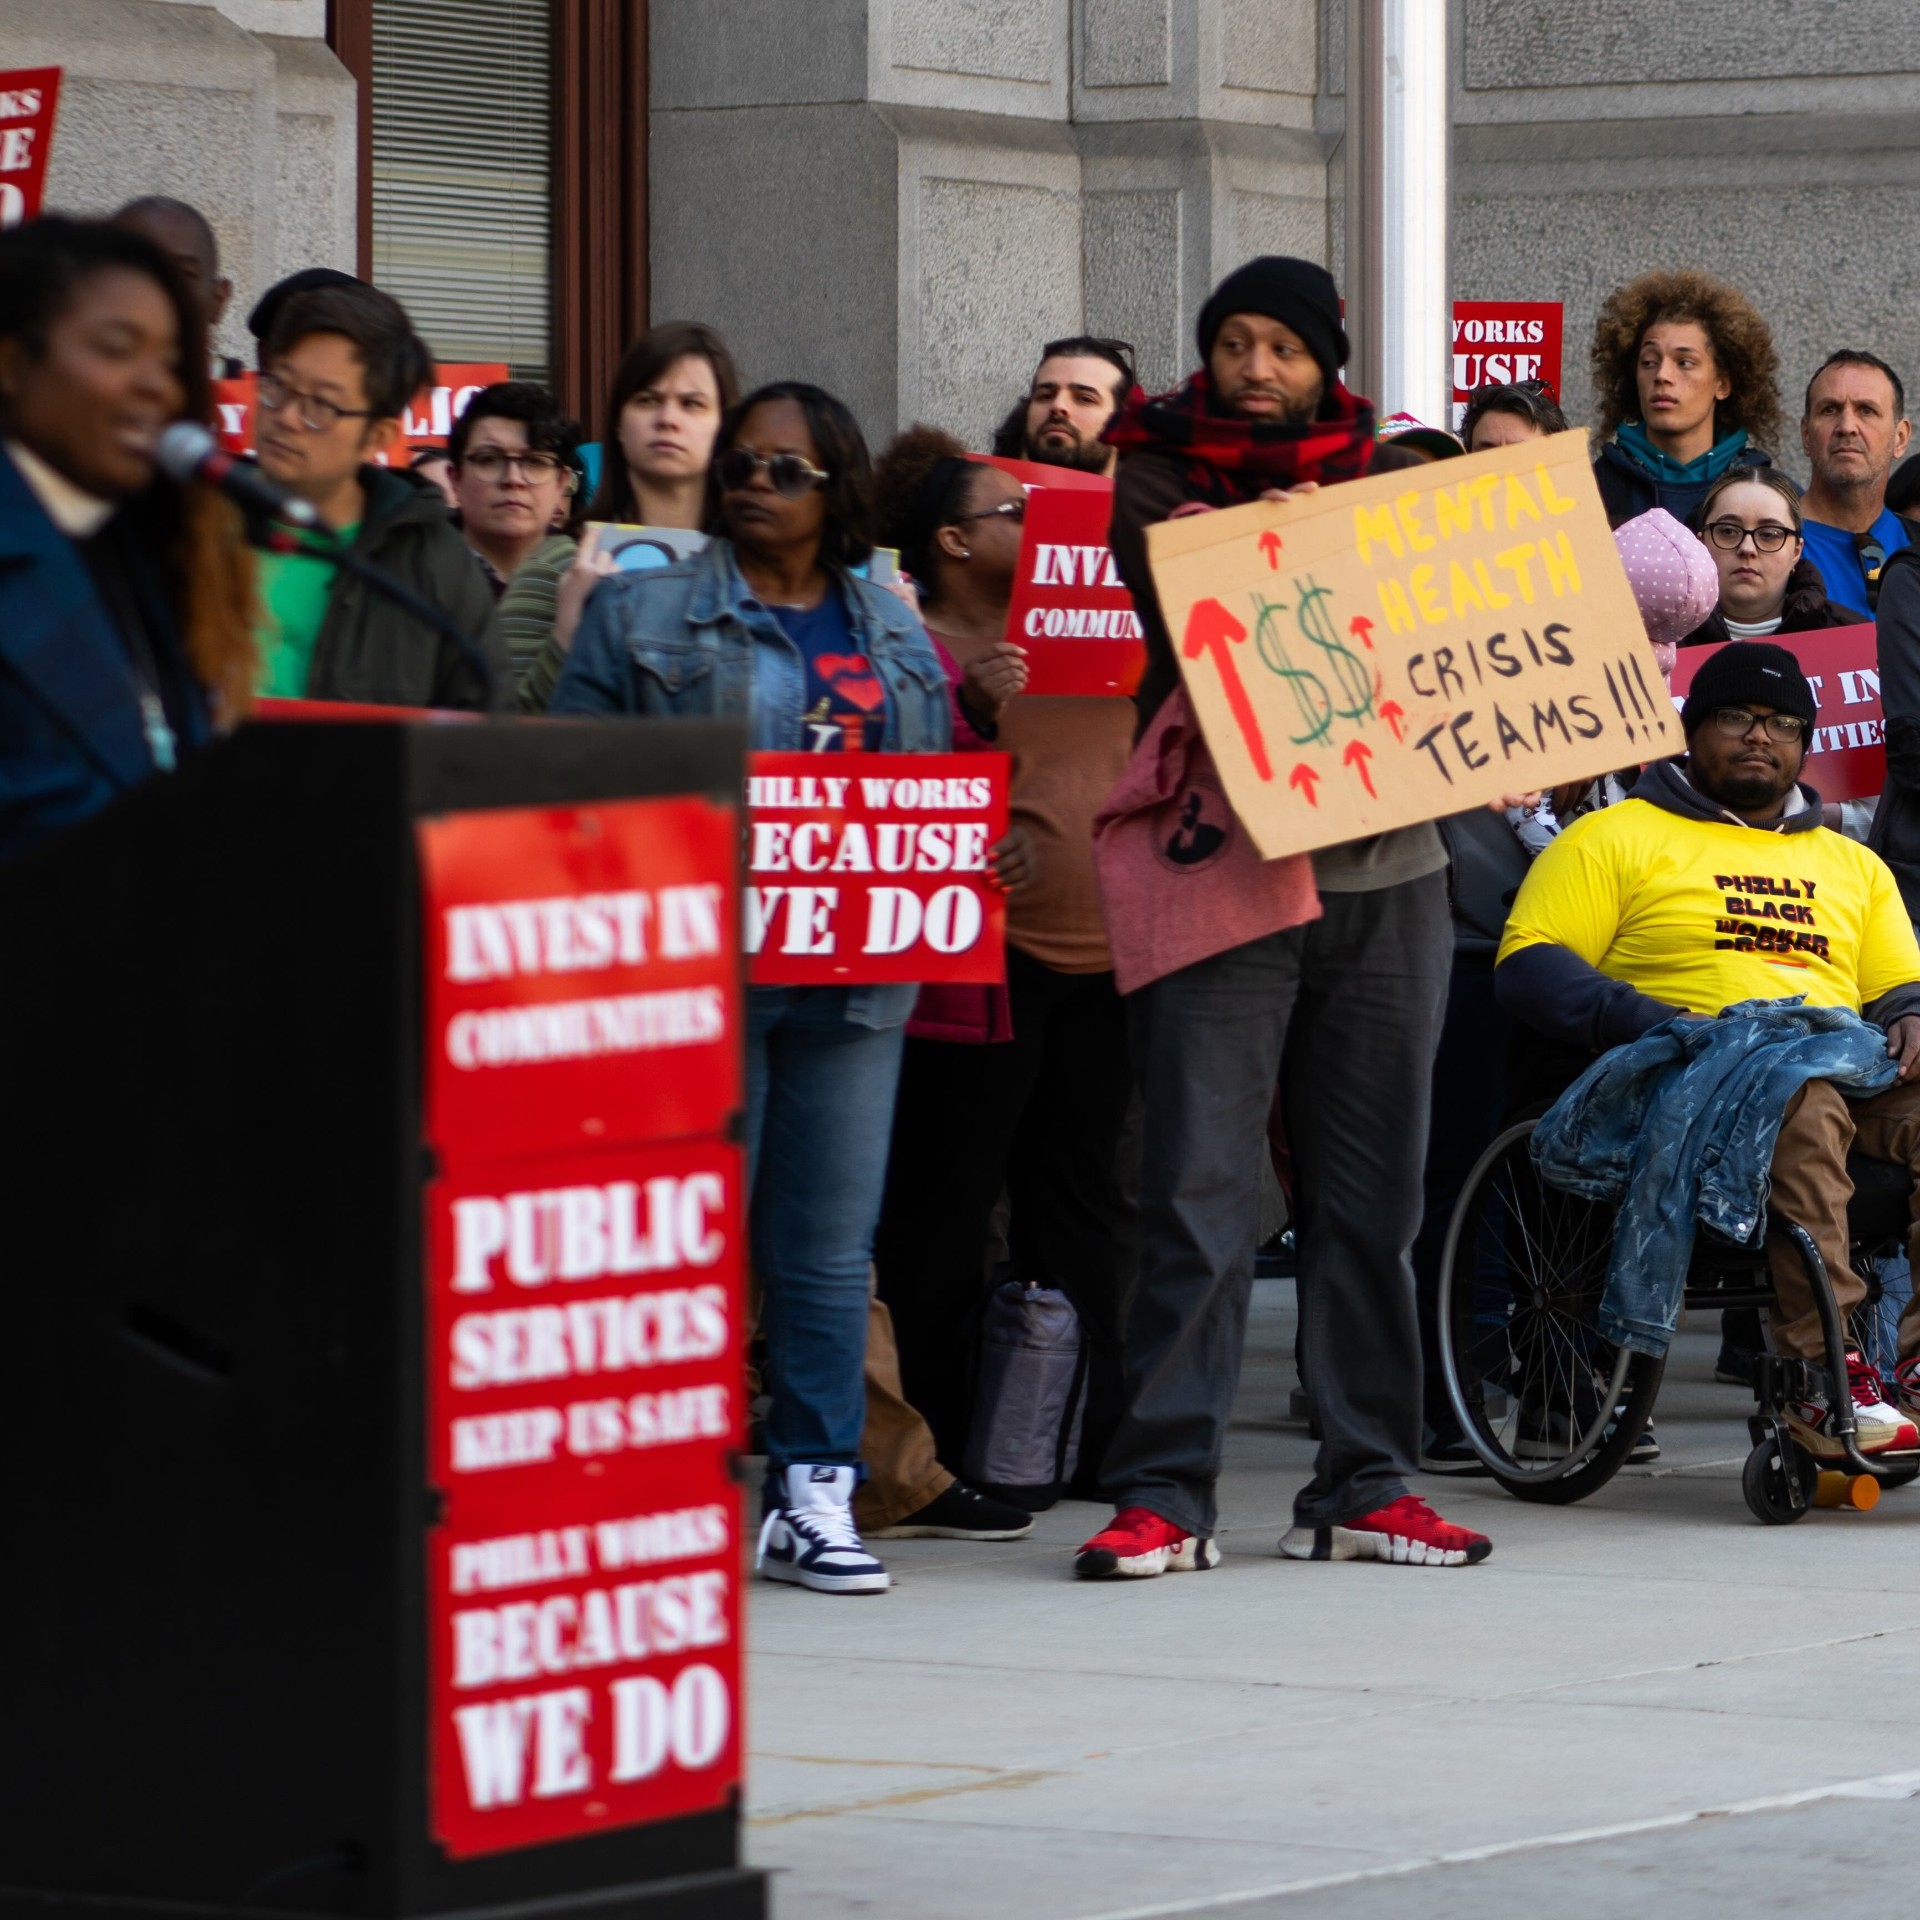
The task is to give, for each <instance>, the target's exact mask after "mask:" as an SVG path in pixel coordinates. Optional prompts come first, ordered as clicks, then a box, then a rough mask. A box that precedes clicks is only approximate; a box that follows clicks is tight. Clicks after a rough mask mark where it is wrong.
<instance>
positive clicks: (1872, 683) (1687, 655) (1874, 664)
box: [1673, 621, 1887, 800]
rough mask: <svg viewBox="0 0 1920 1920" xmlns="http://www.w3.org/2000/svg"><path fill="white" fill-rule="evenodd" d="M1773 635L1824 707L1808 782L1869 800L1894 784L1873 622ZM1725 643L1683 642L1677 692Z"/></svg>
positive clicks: (1830, 795)
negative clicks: (1688, 644)
mask: <svg viewBox="0 0 1920 1920" xmlns="http://www.w3.org/2000/svg"><path fill="white" fill-rule="evenodd" d="M1768 638H1769V639H1770V640H1771V641H1772V642H1774V643H1775V644H1776V645H1779V646H1782V647H1785V648H1786V649H1787V651H1788V652H1789V653H1791V654H1792V655H1793V657H1794V658H1795V659H1796V660H1798V661H1799V662H1800V670H1801V672H1803V673H1804V674H1805V675H1806V676H1807V683H1808V685H1810V686H1811V687H1812V688H1813V699H1814V704H1815V706H1817V707H1818V708H1819V713H1818V716H1817V717H1816V718H1815V720H1814V723H1813V732H1812V733H1811V734H1810V735H1809V736H1808V738H1807V766H1806V774H1807V784H1808V785H1809V786H1810V787H1813V788H1814V789H1815V790H1816V791H1817V792H1818V793H1819V795H1820V798H1821V799H1822V800H1870V799H1871V798H1872V797H1873V796H1874V795H1875V794H1877V793H1879V792H1880V791H1881V789H1882V788H1884V787H1885V786H1886V784H1887V748H1886V722H1885V719H1884V717H1883V715H1882V713H1881V710H1880V645H1879V636H1878V634H1877V632H1876V630H1875V628H1874V626H1873V624H1872V622H1871V621H1869V622H1866V623H1865V624H1863V625H1861V626H1857V627H1824V628H1821V629H1818V630H1817V631H1815V632H1812V633H1776V634H1771V635H1769V636H1768ZM1719 651H1720V649H1719V648H1718V647H1682V648H1681V649H1680V657H1679V659H1678V660H1677V661H1676V662H1675V663H1674V669H1673V692H1674V697H1675V698H1676V699H1679V698H1681V697H1683V696H1684V695H1685V693H1686V691H1687V689H1688V688H1689V687H1691V686H1692V685H1693V676H1694V675H1695V674H1696V673H1698V672H1699V671H1700V669H1701V667H1702V666H1703V665H1704V664H1705V663H1706V662H1707V661H1708V660H1711V659H1712V658H1713V656H1714V655H1715V654H1716V653H1718V652H1719Z"/></svg>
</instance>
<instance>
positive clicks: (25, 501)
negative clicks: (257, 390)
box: [0, 214, 254, 862]
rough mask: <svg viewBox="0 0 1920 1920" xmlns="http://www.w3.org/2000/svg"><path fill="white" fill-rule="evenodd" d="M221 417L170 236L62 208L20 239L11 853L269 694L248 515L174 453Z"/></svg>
mask: <svg viewBox="0 0 1920 1920" xmlns="http://www.w3.org/2000/svg"><path fill="white" fill-rule="evenodd" d="M213 417H214V415H213V402H212V396H211V394H210V392H209V390H208V384H207V353H206V327H205V322H204V319H203V316H202V311H201V308H200V305H199V303H198V302H197V301H196V300H195V298H194V296H193V294H192V293H191V292H190V290H189V289H188V288H187V287H186V286H185V285H184V284H183V282H182V281H181V279H180V276H179V274H178V272H177V271H176V270H175V267H174V264H173V262H172V260H170V259H169V258H168V256H167V255H166V254H165V253H163V252H162V251H161V249H160V248H159V247H157V246H155V245H154V243H153V242H152V241H151V240H149V239H147V238H146V237H145V236H143V235H141V234H138V233H135V232H133V231H131V230H130V229H128V228H124V227H118V226H112V225H108V224H105V223H103V222H98V221H85V220H69V219H65V218H62V217H60V216H58V215H53V214H49V215H48V216H46V217H45V218H43V219H39V220H30V221H27V222H26V223H25V224H23V225H21V226H17V227H13V228H11V229H9V230H8V231H7V232H5V233H0V862H5V861H10V860H14V859H17V858H18V857H19V856H20V855H22V854H25V853H28V852H30V851H32V850H33V849H34V848H36V847H38V846H40V845H41V844H43V843H44V842H46V841H49V840H51V839H52V838H53V837H54V836H55V835H56V834H59V833H63V832H65V831H66V830H67V829H68V828H70V827H73V826H76V825H78V824H79V822H81V821H82V820H86V819H90V818H91V817H92V816H93V815H94V814H96V813H98V812H100V811H101V810H102V809H103V808H104V807H106V806H108V805H109V804H111V803H112V802H113V801H114V800H116V799H118V798H119V797H120V795H122V794H124V793H127V792H129V791H131V790H132V789H133V788H135V787H137V786H140V785H142V784H144V783H145V782H146V781H148V780H151V779H154V778H156V777H158V776H161V775H164V774H167V773H170V772H172V771H173V770H174V769H175V768H176V767H178V766H179V765H180V764H181V763H182V762H183V761H184V760H185V759H186V758H187V757H188V756H189V755H190V754H192V753H194V752H196V751H197V750H198V749H200V748H202V747H204V746H205V745H207V743H208V742H209V741H210V740H211V739H212V738H213V737H214V735H215V733H216V732H217V731H218V730H219V729H221V728H223V727H227V726H231V725H232V724H233V723H234V722H235V721H236V720H238V719H240V718H242V717H243V716H244V715H245V713H246V711H247V708H248V707H249V706H250V704H251V701H252V685H253V674H254V648H253V632H252V625H251V617H252V605H253V583H254V568H253V560H252V556H251V555H250V554H249V553H248V551H247V549H246V547H245V545H244V544H243V542H242V538H241V526H240V517H239V515H238V514H237V513H236V512H235V511H234V510H233V508H232V507H230V506H229V505H228V504H227V502H226V501H225V500H223V499H222V498H221V497H220V496H219V495H218V494H216V493H213V492H211V491H209V490H207V489H205V488H200V487H194V486H188V485H182V484H181V483H179V482H177V481H174V480H171V479H169V478H168V477H167V476H166V474H165V473H163V472H162V471H161V469H160V465H159V459H158V450H159V445H160V437H161V435H162V434H163V433H164V432H165V431H166V429H167V427H168V426H170V425H171V424H172V423H173V422H174V421H175V420H180V419H188V420H198V421H201V422H203V423H207V424H211V422H212V420H213Z"/></svg>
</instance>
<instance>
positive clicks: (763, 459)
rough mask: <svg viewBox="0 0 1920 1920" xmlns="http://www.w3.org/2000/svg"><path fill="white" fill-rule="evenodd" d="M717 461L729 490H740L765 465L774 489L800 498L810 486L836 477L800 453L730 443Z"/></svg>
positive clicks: (725, 486) (717, 467) (816, 485)
mask: <svg viewBox="0 0 1920 1920" xmlns="http://www.w3.org/2000/svg"><path fill="white" fill-rule="evenodd" d="M713 464H714V470H715V471H716V472H717V473H718V474H719V476H720V484H721V486H723V487H724V488H725V489H726V490H727V491H728V492H729V493H738V492H739V491H740V490H741V488H742V487H744V486H747V485H748V484H749V483H750V482H751V481H752V479H753V476H754V475H755V474H756V473H758V472H760V470H761V469H762V468H763V467H764V468H765V469H766V475H767V480H768V482H769V484H770V485H771V486H772V488H773V490H774V492H775V493H784V494H785V495H786V496H787V498H788V499H789V500H797V499H798V498H799V497H800V495H801V494H803V493H805V492H806V491H807V489H808V488H809V487H824V486H825V485H826V484H827V482H828V481H829V480H830V479H831V478H832V477H833V476H832V475H831V474H829V473H826V472H824V471H823V470H822V469H821V468H819V467H816V466H815V465H814V464H813V462H812V461H811V460H803V459H802V458H801V457H800V455H799V454H797V453H755V452H754V451H753V449H752V448H751V447H729V448H728V449H727V450H726V452H725V453H723V454H722V455H721V456H720V458H719V459H718V460H716V461H715V462H714V463H713Z"/></svg>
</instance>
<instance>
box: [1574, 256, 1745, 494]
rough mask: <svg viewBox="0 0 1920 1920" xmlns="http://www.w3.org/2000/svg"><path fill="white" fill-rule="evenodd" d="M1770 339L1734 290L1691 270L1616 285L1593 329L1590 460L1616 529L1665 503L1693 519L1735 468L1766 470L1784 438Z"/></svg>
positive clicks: (1723, 283)
mask: <svg viewBox="0 0 1920 1920" xmlns="http://www.w3.org/2000/svg"><path fill="white" fill-rule="evenodd" d="M1779 372H1780V361H1779V356H1778V355H1777V354H1776V353H1775V352H1774V347H1773V335H1772V333H1771V332H1770V331H1769V330H1768V327H1767V323H1766V322H1765V321H1764V320H1763V319H1761V317H1760V315H1759V313H1758V312H1757V311H1755V309H1754V306H1753V304H1752V302H1751V301H1749V300H1748V299H1747V297H1746V295H1745V294H1743V293H1741V292H1740V291H1739V289H1738V288H1736V287H1730V286H1728V285H1727V284H1726V283H1725V282H1724V281H1721V280H1715V279H1713V278H1712V277H1711V276H1710V275H1708V274H1704V273H1695V272H1691V271H1686V272H1679V273H1663V272H1656V273H1643V274H1641V275H1640V277H1639V278H1638V279H1637V280H1630V281H1628V282H1627V284H1626V285H1625V286H1624V287H1616V288H1615V289H1614V291H1613V292H1612V293H1611V294H1609V295H1608V296H1607V299H1606V301H1605V303H1604V304H1603V305H1602V306H1601V309H1600V315H1599V318H1598V319H1597V320H1596V321H1595V322H1594V328H1593V390H1594V396H1595V401H1596V404H1597V407H1598V410H1599V416H1600V430H1601V431H1602V432H1603V433H1610V434H1611V435H1612V436H1613V437H1612V438H1611V439H1610V440H1609V441H1607V442H1606V444H1605V445H1603V446H1602V447H1601V449H1600V453H1599V457H1598V458H1597V459H1596V460H1595V461H1594V463H1593V477H1594V478H1595V480H1597V481H1598V482H1599V484H1600V498H1601V501H1602V503H1603V504H1604V505H1605V507H1606V510H1607V522H1608V524H1609V525H1610V526H1615V527H1617V526H1620V525H1622V524H1623V523H1624V522H1626V521H1628V520H1634V519H1637V518H1638V517H1639V516H1640V515H1641V514H1643V513H1650V512H1651V511H1652V510H1653V509H1654V508H1655V507H1664V508H1665V509H1666V510H1667V512H1669V513H1670V514H1672V515H1673V516H1674V518H1675V519H1676V520H1684V521H1687V522H1688V523H1689V524H1691V522H1692V520H1693V518H1694V515H1695V513H1696V512H1697V510H1698V508H1699V506H1700V503H1701V501H1702V500H1704V499H1705V498H1706V494H1707V489H1708V488H1709V487H1711V486H1712V485H1713V483H1714V482H1715V481H1716V480H1718V479H1719V478H1720V476H1721V475H1722V474H1723V473H1726V472H1728V471H1730V470H1731V469H1733V468H1735V467H1768V466H1771V465H1772V464H1773V463H1772V460H1771V459H1770V458H1769V456H1768V455H1767V454H1766V453H1765V452H1764V451H1763V447H1766V446H1777V445H1778V444H1779V438H1780V384H1779Z"/></svg>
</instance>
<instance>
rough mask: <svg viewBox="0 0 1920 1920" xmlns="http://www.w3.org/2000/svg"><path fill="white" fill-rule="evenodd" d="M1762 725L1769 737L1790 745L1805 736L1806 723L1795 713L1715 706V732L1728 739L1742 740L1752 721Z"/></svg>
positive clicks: (1748, 731)
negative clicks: (1752, 711)
mask: <svg viewBox="0 0 1920 1920" xmlns="http://www.w3.org/2000/svg"><path fill="white" fill-rule="evenodd" d="M1755 721H1758V722H1760V724H1761V725H1763V726H1764V727H1765V728H1766V730H1767V733H1768V735H1769V737H1771V738H1772V739H1775V740H1778V741H1781V742H1783V743H1784V744H1787V745H1791V744H1792V743H1793V742H1794V741H1796V740H1799V739H1802V738H1804V737H1805V734H1806V731H1807V723H1806V722H1805V721H1804V720H1802V719H1801V718H1800V716H1799V715H1798V714H1797V713H1749V712H1748V711H1747V710H1746V708H1745V707H1715V708H1714V710H1713V724H1714V729H1715V731H1716V732H1719V733H1724V734H1725V735H1726V736H1727V738H1728V739H1729V740H1743V739H1745V738H1746V736H1747V735H1748V734H1750V733H1751V732H1752V731H1753V728H1754V722H1755Z"/></svg>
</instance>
